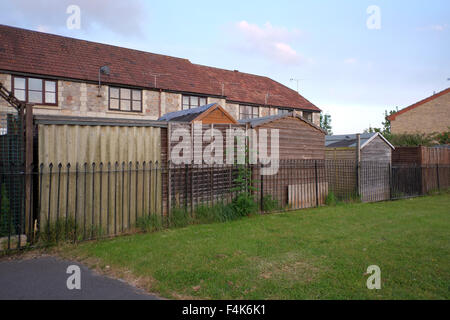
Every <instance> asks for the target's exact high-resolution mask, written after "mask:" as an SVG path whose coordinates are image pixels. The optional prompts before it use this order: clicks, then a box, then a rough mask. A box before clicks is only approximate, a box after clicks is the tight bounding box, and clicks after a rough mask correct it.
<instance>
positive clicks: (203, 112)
mask: <svg viewBox="0 0 450 320" xmlns="http://www.w3.org/2000/svg"><path fill="white" fill-rule="evenodd" d="M215 109H220V110H221V111H222V112H223V114H224V115H225V117H226V118H228V119H229V120H230V122H231V123H237V121H236V120H235V119H234V118H233V116H231V115H230V114H229V113H228V112H227V111H226V110H225V109H223V108H222V107H221V106H220V105H219V104H217V103H210V104H206V105H204V106H200V107H197V108H192V109H187V110H180V111H175V112H169V113H166V114H165V115H163V116H162V117H161V118H159V119H158V121H175V122H192V121H195V120H199V121H201V120H202V119H204V118H205V117H207V116H208V114H210V112H212V111H213V110H215Z"/></svg>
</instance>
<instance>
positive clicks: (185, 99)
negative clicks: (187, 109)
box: [183, 96, 189, 106]
mask: <svg viewBox="0 0 450 320" xmlns="http://www.w3.org/2000/svg"><path fill="white" fill-rule="evenodd" d="M183 105H187V106H189V97H188V96H183Z"/></svg>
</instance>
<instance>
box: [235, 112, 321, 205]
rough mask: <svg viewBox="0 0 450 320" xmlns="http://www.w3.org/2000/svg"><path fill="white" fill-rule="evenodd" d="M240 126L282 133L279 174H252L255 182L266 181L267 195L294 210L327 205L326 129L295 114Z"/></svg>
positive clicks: (249, 121)
mask: <svg viewBox="0 0 450 320" xmlns="http://www.w3.org/2000/svg"><path fill="white" fill-rule="evenodd" d="M239 123H241V124H246V126H247V127H248V128H253V129H256V130H257V131H258V133H259V130H261V129H267V130H268V132H269V130H270V129H278V130H279V159H280V165H279V169H278V172H277V173H276V174H275V175H270V176H259V173H258V172H257V171H255V172H254V173H253V174H254V179H255V180H262V181H263V182H264V194H265V195H270V196H271V197H273V198H275V199H276V200H278V202H279V203H280V204H281V205H283V206H288V207H289V208H291V209H299V208H308V207H313V206H316V205H317V204H323V203H325V198H326V196H327V194H328V183H327V179H326V170H325V166H324V162H323V160H324V159H325V148H324V143H325V134H326V133H325V131H324V130H322V129H321V128H320V127H318V126H316V125H314V124H313V123H311V122H309V121H308V120H306V119H304V118H302V117H301V116H299V115H297V114H295V113H293V112H290V113H287V114H284V115H273V116H268V117H262V118H254V119H245V120H239ZM258 136H259V134H258ZM268 136H270V135H269V134H268ZM269 146H270V144H269ZM268 149H270V148H268ZM269 152H270V151H269ZM318 160H319V161H318ZM318 181H319V182H318Z"/></svg>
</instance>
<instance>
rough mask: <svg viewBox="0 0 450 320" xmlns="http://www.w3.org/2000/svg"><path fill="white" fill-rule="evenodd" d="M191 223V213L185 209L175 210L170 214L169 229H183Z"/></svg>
mask: <svg viewBox="0 0 450 320" xmlns="http://www.w3.org/2000/svg"><path fill="white" fill-rule="evenodd" d="M190 221H191V219H190V217H189V213H188V211H187V210H185V209H184V208H173V209H172V211H171V212H170V215H169V219H168V223H169V228H170V227H173V228H181V227H185V226H187V225H188V224H189V222H190Z"/></svg>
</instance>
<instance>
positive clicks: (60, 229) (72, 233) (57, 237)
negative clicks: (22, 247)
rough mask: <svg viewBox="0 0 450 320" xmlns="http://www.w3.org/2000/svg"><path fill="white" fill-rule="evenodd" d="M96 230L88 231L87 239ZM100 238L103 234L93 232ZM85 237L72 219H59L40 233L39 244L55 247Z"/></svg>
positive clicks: (47, 225) (46, 225)
mask: <svg viewBox="0 0 450 320" xmlns="http://www.w3.org/2000/svg"><path fill="white" fill-rule="evenodd" d="M90 231H95V230H89V231H86V234H87V237H89V236H90V234H91V232H90ZM93 233H94V236H98V235H99V234H100V233H101V232H99V231H98V230H97V231H95V232H93ZM83 237H84V234H83V231H82V228H81V227H80V226H78V225H77V224H76V223H75V220H74V219H73V218H72V217H68V218H67V220H65V219H58V220H56V221H54V222H50V223H45V224H44V225H43V227H42V228H41V230H40V232H39V233H38V239H39V242H40V243H41V244H42V245H44V246H50V245H55V244H57V243H60V242H66V241H67V242H71V241H74V240H75V241H80V240H82V239H83Z"/></svg>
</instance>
